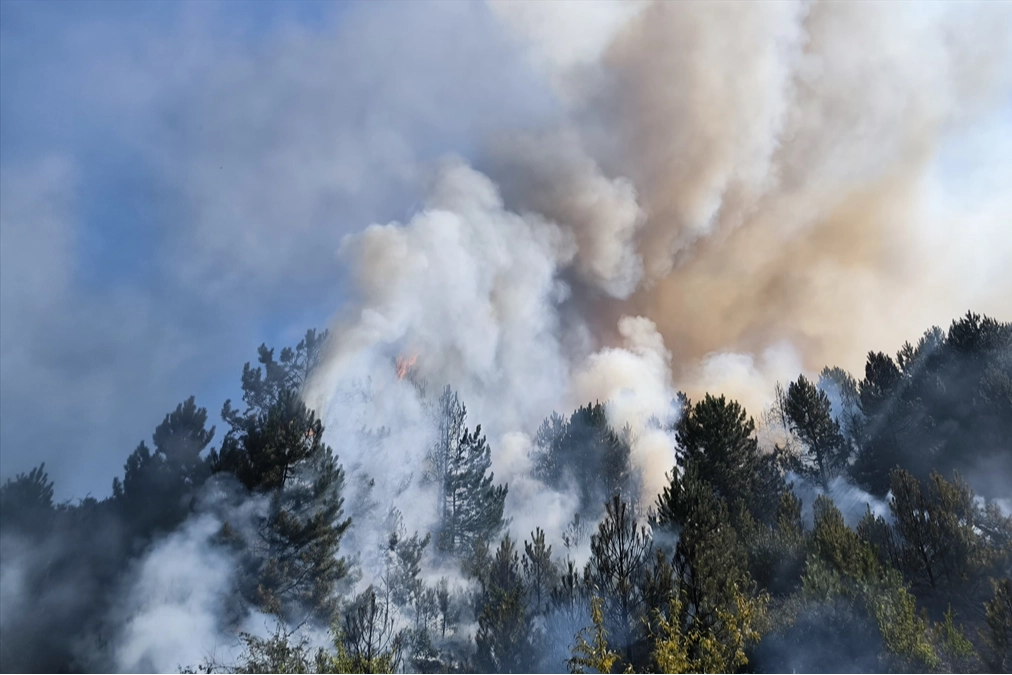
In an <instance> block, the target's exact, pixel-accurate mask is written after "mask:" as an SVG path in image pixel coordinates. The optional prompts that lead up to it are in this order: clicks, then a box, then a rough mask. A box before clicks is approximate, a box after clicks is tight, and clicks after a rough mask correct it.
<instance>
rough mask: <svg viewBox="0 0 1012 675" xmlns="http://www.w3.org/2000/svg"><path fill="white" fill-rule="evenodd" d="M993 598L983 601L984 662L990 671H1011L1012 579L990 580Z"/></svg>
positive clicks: (982, 634)
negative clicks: (984, 626)
mask: <svg viewBox="0 0 1012 675" xmlns="http://www.w3.org/2000/svg"><path fill="white" fill-rule="evenodd" d="M991 583H992V584H993V586H994V598H992V599H991V600H990V601H988V602H987V603H985V605H984V611H985V616H986V623H987V625H986V628H985V629H983V630H981V637H982V638H983V640H984V647H985V650H984V653H983V658H984V664H985V665H986V666H987V668H988V669H989V670H990V671H991V672H992V673H1008V672H1012V579H1009V578H1008V577H1005V578H1004V579H1000V580H993V581H992V582H991Z"/></svg>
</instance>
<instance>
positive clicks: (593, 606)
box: [569, 597, 619, 673]
mask: <svg viewBox="0 0 1012 675" xmlns="http://www.w3.org/2000/svg"><path fill="white" fill-rule="evenodd" d="M603 606H604V602H603V601H602V600H601V598H598V597H595V598H593V599H592V600H591V601H590V619H591V622H592V627H591V628H590V633H591V635H590V640H589V641H588V640H587V635H586V633H587V632H588V631H587V630H586V629H585V630H581V631H580V632H579V633H578V634H577V636H576V644H575V645H574V646H573V656H572V658H571V659H570V660H569V668H570V671H569V672H571V673H586V672H587V671H586V670H584V669H585V668H589V669H590V672H592V673H610V672H613V669H614V667H615V664H616V663H617V662H618V660H619V655H618V654H617V653H615V652H613V651H612V650H611V649H609V647H608V633H607V631H606V630H605V627H604V609H603Z"/></svg>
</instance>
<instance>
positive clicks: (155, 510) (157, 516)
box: [112, 396, 214, 536]
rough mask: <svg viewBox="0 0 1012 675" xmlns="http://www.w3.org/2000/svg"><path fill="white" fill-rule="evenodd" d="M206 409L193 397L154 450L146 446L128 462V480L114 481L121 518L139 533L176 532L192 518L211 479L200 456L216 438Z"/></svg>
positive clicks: (170, 419)
mask: <svg viewBox="0 0 1012 675" xmlns="http://www.w3.org/2000/svg"><path fill="white" fill-rule="evenodd" d="M206 425H207V409H206V408H197V406H196V403H195V402H194V397H193V396H191V397H190V398H188V399H187V400H186V401H184V402H183V403H180V404H179V405H178V406H176V409H175V411H174V412H172V413H170V414H168V415H166V416H165V419H164V420H163V421H162V423H161V424H159V425H158V427H157V428H156V429H155V433H154V435H153V436H152V441H153V442H154V451H153V452H152V451H151V450H149V449H148V447H147V445H145V444H144V443H143V442H142V443H141V444H140V445H138V446H137V449H136V450H134V451H133V453H132V454H131V455H130V456H129V457H128V458H127V461H126V464H125V465H124V467H123V468H124V475H123V481H122V482H120V480H119V479H118V478H116V479H114V480H113V486H112V490H113V497H114V498H115V500H116V502H117V506H118V509H119V511H120V513H122V514H123V515H124V518H125V519H126V520H127V522H129V523H130V524H131V525H132V526H133V528H134V531H135V532H136V533H138V534H141V535H144V536H149V535H151V534H153V532H154V531H156V530H163V531H167V530H171V529H172V528H174V527H176V526H177V525H179V523H181V522H182V521H183V520H184V519H185V518H186V517H187V515H189V513H190V500H191V499H192V498H193V496H194V494H195V493H196V491H197V490H198V489H199V488H200V486H201V485H203V483H204V481H205V480H206V479H207V476H208V475H209V473H210V472H209V470H208V466H207V463H206V462H205V461H204V459H203V458H202V457H201V453H203V451H204V449H205V448H206V447H207V446H208V445H209V444H210V443H211V440H212V439H213V438H214V427H211V428H210V429H209V430H208V429H206V428H205V427H206Z"/></svg>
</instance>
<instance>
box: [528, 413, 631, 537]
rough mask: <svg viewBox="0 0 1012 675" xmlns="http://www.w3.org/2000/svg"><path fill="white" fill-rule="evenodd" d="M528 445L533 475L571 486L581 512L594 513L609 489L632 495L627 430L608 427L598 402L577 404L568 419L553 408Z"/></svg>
mask: <svg viewBox="0 0 1012 675" xmlns="http://www.w3.org/2000/svg"><path fill="white" fill-rule="evenodd" d="M534 445H535V450H534V452H533V453H532V461H533V464H534V475H535V477H536V478H538V479H539V480H541V481H543V482H544V483H546V484H547V485H549V486H551V487H553V488H556V489H568V488H570V487H576V489H577V490H578V491H579V495H580V511H581V512H582V513H583V514H584V515H586V516H588V517H596V516H597V514H598V512H599V508H600V506H599V505H600V504H601V503H602V502H604V501H605V500H607V499H610V498H611V496H612V495H616V494H619V495H623V496H625V498H626V499H631V498H632V497H633V495H632V493H631V490H630V487H631V482H630V481H631V475H632V474H631V468H630V465H629V452H630V443H629V431H628V430H627V429H626V430H621V431H620V432H616V431H615V430H613V429H612V428H611V426H610V425H609V424H608V417H607V413H606V410H605V407H604V405H603V404H601V403H595V404H587V405H585V406H582V407H580V408H578V409H577V410H576V411H575V412H573V414H572V415H571V416H570V418H569V420H564V419H563V418H562V417H560V416H559V415H557V414H555V413H553V414H552V416H551V417H549V418H548V419H547V420H545V421H544V422H543V423H542V425H541V427H540V428H539V429H538V432H537V434H536V435H535V439H534Z"/></svg>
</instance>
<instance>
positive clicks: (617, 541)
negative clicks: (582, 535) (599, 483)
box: [584, 495, 651, 663]
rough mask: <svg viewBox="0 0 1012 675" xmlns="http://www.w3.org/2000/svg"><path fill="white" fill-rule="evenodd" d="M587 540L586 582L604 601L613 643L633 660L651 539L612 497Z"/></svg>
mask: <svg viewBox="0 0 1012 675" xmlns="http://www.w3.org/2000/svg"><path fill="white" fill-rule="evenodd" d="M605 509H606V512H605V517H604V520H602V521H601V523H600V524H599V525H598V528H597V534H595V535H594V536H593V537H591V540H590V561H589V562H588V563H587V567H586V569H585V570H584V578H585V583H587V584H588V586H589V587H590V588H591V592H592V593H593V594H594V595H596V596H598V597H601V598H602V599H603V601H604V604H603V609H604V617H605V622H606V624H607V626H608V632H609V634H610V635H612V636H613V639H614V641H615V644H616V645H617V646H619V647H620V648H621V649H623V650H624V652H625V658H626V661H627V662H629V663H632V661H633V657H634V651H633V650H634V644H635V642H636V640H637V633H638V632H639V630H640V626H641V625H642V621H643V617H644V612H645V604H644V598H643V594H642V591H641V585H642V581H643V578H644V575H645V573H646V570H647V565H648V563H649V560H650V549H651V541H650V536H649V534H648V533H647V532H646V530H645V529H644V528H643V527H641V526H640V525H639V524H637V523H636V521H635V519H634V518H633V516H632V512H631V510H630V509H629V507H628V504H627V503H626V502H624V501H622V499H621V497H619V496H617V495H616V496H615V497H614V498H612V500H611V501H610V502H608V503H607V504H606V506H605Z"/></svg>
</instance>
